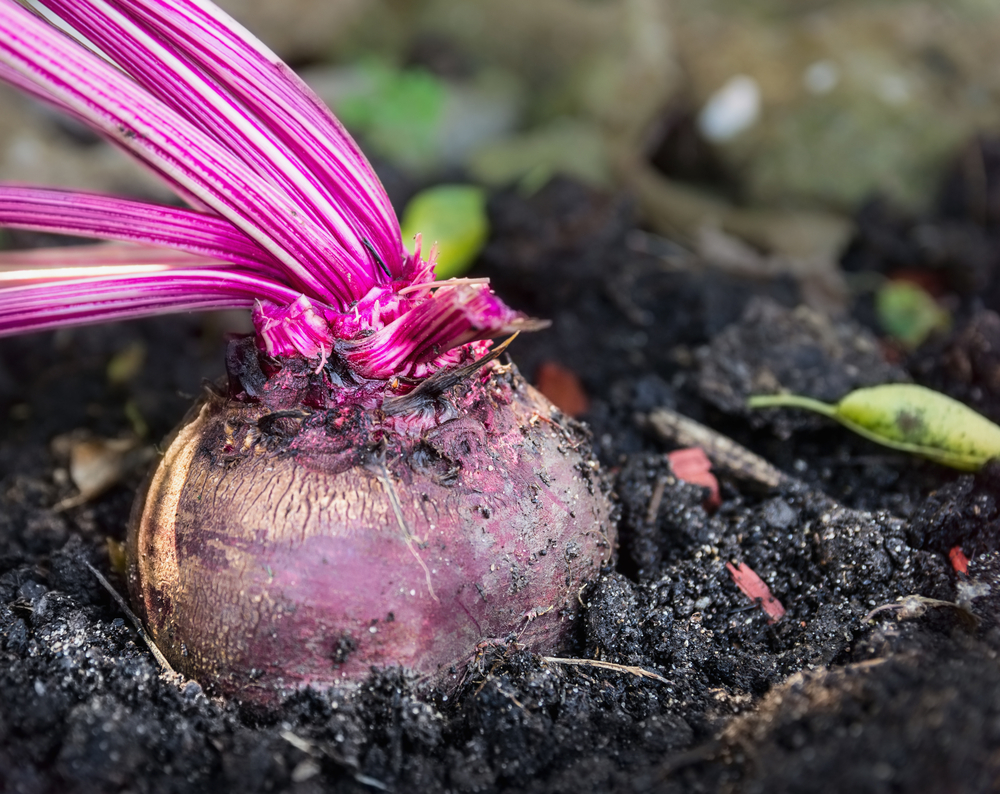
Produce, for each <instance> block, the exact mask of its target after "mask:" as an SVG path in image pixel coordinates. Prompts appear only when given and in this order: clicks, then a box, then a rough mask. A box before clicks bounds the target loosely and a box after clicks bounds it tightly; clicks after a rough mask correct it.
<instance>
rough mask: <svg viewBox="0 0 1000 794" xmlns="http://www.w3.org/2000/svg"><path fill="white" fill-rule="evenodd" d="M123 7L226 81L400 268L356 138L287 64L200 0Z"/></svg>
mask: <svg viewBox="0 0 1000 794" xmlns="http://www.w3.org/2000/svg"><path fill="white" fill-rule="evenodd" d="M119 5H123V6H124V9H125V12H126V13H128V14H129V15H131V16H134V17H136V18H141V19H142V21H143V22H144V24H147V25H149V26H150V28H151V29H155V30H156V32H157V33H158V34H160V35H162V36H163V37H164V38H166V39H169V40H170V41H171V43H172V44H173V45H174V46H176V47H178V48H180V49H181V50H182V51H183V52H184V53H185V54H186V55H187V56H188V57H190V58H191V59H192V60H194V61H196V62H197V63H198V64H199V65H200V66H201V67H202V68H203V69H204V70H205V71H206V72H207V73H208V74H210V75H211V76H212V78H213V79H216V80H218V81H219V82H221V83H222V84H224V85H226V86H227V87H228V88H229V89H230V91H232V93H233V94H234V95H236V96H238V97H239V98H240V99H241V100H242V101H243V102H244V103H245V104H246V105H247V106H248V107H251V108H252V109H253V110H254V111H255V112H256V113H257V115H259V116H261V117H262V118H265V119H266V120H268V121H269V126H270V128H271V129H272V131H273V132H274V133H275V134H277V135H279V136H280V137H281V139H282V140H283V141H284V142H285V144H286V145H287V146H289V147H291V148H294V149H296V150H298V152H299V155H300V156H301V157H302V158H304V160H305V161H306V162H307V163H308V164H309V165H310V166H311V168H312V170H314V171H315V172H316V173H317V174H320V175H324V176H325V177H326V179H327V180H330V181H331V182H332V183H333V184H335V185H336V187H337V188H338V189H339V190H340V191H342V192H343V193H344V194H345V195H344V199H345V201H346V202H347V203H348V204H349V205H350V206H352V207H353V209H354V215H355V217H356V219H357V221H358V223H360V224H361V225H363V226H367V227H369V228H370V229H371V231H372V236H371V238H370V241H371V242H372V243H373V245H375V247H376V249H377V250H378V251H379V252H380V254H381V256H382V258H383V260H384V261H385V262H386V264H387V265H388V267H389V269H390V271H391V272H393V273H394V275H397V276H398V275H400V273H401V267H402V244H401V242H400V232H399V223H398V221H397V219H396V215H395V212H394V211H393V209H392V205H391V204H390V202H389V200H388V197H387V196H386V194H385V189H384V188H383V187H382V184H381V183H380V182H379V180H378V177H377V176H376V175H375V173H374V171H373V170H372V169H371V166H370V165H369V164H368V161H367V159H366V158H365V156H364V155H363V154H362V152H361V151H360V149H359V148H358V147H357V144H356V143H355V142H354V141H353V139H351V137H350V135H348V134H347V132H346V131H345V130H344V129H343V127H342V125H341V124H340V122H339V121H338V120H337V119H336V117H334V116H333V114H332V113H330V111H329V109H328V108H327V107H326V106H325V105H324V104H323V102H322V101H321V100H320V99H319V97H317V96H316V94H315V93H314V92H313V91H312V89H311V88H309V87H308V86H307V85H306V84H305V83H304V82H303V81H302V80H301V79H300V78H299V77H298V75H296V74H295V73H294V72H292V71H291V70H290V69H289V68H288V66H287V65H286V64H285V63H283V62H282V61H281V59H280V58H278V56H277V55H275V54H274V53H273V52H272V51H271V50H269V49H268V48H267V47H266V46H265V45H264V44H263V43H261V42H260V40H259V39H257V38H256V37H255V36H254V35H253V34H252V33H250V32H249V31H247V30H246V29H245V28H244V27H243V26H242V25H240V24H239V23H238V22H237V21H235V20H233V19H232V18H231V17H230V16H229V15H228V14H226V13H225V12H224V11H222V10H220V9H218V8H217V7H215V6H214V5H213V4H211V3H208V2H202V1H201V0H128V2H127V3H120V2H119Z"/></svg>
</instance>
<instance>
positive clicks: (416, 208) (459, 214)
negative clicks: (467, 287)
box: [401, 185, 490, 279]
mask: <svg viewBox="0 0 1000 794" xmlns="http://www.w3.org/2000/svg"><path fill="white" fill-rule="evenodd" d="M401 227H402V233H403V240H404V241H405V242H406V245H407V247H408V248H409V249H410V251H411V252H412V251H413V242H412V241H413V238H414V236H416V235H417V234H418V233H419V234H422V235H423V249H424V252H425V253H426V252H427V251H428V250H429V249H430V247H431V246H432V245H434V244H435V243H437V246H438V264H437V269H436V271H435V275H436V276H437V278H439V279H444V278H453V277H455V276H461V275H463V274H465V273H466V272H467V271H468V269H469V268H470V267H471V266H472V263H473V262H474V261H475V259H476V257H477V256H479V252H480V251H481V250H482V248H483V245H484V244H485V243H486V238H487V237H488V236H489V232H490V226H489V219H488V218H487V215H486V192H485V191H484V190H483V189H482V188H480V187H476V186H475V185H437V186H435V187H432V188H428V189H427V190H422V191H421V192H420V193H418V194H417V195H416V196H414V197H413V198H412V199H411V200H410V203H409V204H407V205H406V209H405V210H404V211H403V220H402V224H401Z"/></svg>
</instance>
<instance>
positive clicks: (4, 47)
mask: <svg viewBox="0 0 1000 794" xmlns="http://www.w3.org/2000/svg"><path fill="white" fill-rule="evenodd" d="M18 33H20V34H21V35H20V36H18ZM29 39H30V40H29ZM0 61H2V62H4V63H6V64H7V65H8V66H9V67H11V68H12V69H14V70H16V71H17V72H18V73H19V74H21V75H22V76H23V77H24V78H26V79H28V80H30V81H31V82H33V83H34V84H35V85H36V86H37V87H38V88H40V89H42V90H44V91H45V92H46V93H49V94H51V95H52V96H54V97H55V98H56V100H57V101H59V102H61V103H63V104H66V105H68V106H69V107H70V108H72V109H73V110H74V111H75V112H76V113H78V114H79V115H81V116H83V117H84V118H86V119H87V120H88V122H89V123H90V124H92V125H94V126H95V127H97V128H98V129H100V130H102V131H103V132H104V133H105V134H107V135H109V136H110V137H112V138H115V139H117V140H118V141H119V142H120V143H121V144H122V145H123V146H124V147H126V148H128V149H130V150H131V151H132V152H133V153H134V154H136V155H138V156H140V157H142V158H143V159H145V160H147V161H148V162H150V163H151V164H153V165H154V166H155V167H156V168H157V170H159V171H161V172H163V173H165V174H166V175H167V176H168V177H170V178H171V179H173V180H175V181H177V182H178V183H180V184H181V185H182V186H183V187H185V188H186V189H188V190H190V191H191V192H192V193H194V194H195V195H196V196H197V197H198V198H199V199H201V200H202V201H204V202H205V203H206V204H208V205H209V206H211V207H212V208H213V209H214V210H215V211H217V212H219V213H220V214H221V215H223V216H225V217H226V218H228V219H229V220H230V221H231V222H232V223H234V224H235V225H237V226H238V227H239V228H241V229H242V230H243V231H244V232H245V233H247V234H248V236H250V237H252V238H253V239H254V240H256V241H257V242H258V243H259V244H260V245H261V246H262V247H264V248H265V249H267V250H268V251H270V252H271V253H272V254H273V255H274V256H275V257H276V258H277V259H278V260H280V261H281V262H282V263H283V264H284V265H285V269H286V270H287V271H288V273H289V275H290V276H291V277H292V278H293V280H294V281H295V282H296V283H298V284H299V285H300V286H301V287H303V288H305V289H307V290H308V291H311V292H313V293H314V294H315V295H317V296H323V297H329V298H333V299H334V300H335V301H337V302H343V300H344V297H346V296H343V295H341V294H336V293H333V294H331V293H330V290H329V289H328V288H327V287H326V286H325V285H324V283H323V280H320V279H319V278H317V275H316V273H315V272H314V271H313V270H312V269H310V268H309V267H306V266H305V265H303V264H302V262H300V260H299V257H298V256H296V255H295V253H293V252H298V253H299V254H300V255H302V254H305V252H306V250H307V249H308V248H310V247H311V246H310V245H309V243H310V241H309V240H308V239H303V238H308V235H307V234H306V230H305V229H304V228H302V227H301V226H298V227H296V226H295V225H293V224H291V223H289V221H288V219H289V218H290V217H293V216H295V215H296V214H297V213H298V208H297V207H295V206H294V204H290V203H289V201H288V197H287V196H285V195H283V194H281V193H280V192H278V191H275V190H274V188H273V187H272V186H271V185H269V184H268V183H266V182H264V181H262V180H259V179H257V178H256V177H255V175H253V174H252V173H249V172H248V169H247V168H246V166H245V164H243V163H242V162H240V161H239V160H238V159H237V158H235V157H234V156H233V155H232V154H231V153H229V152H228V151H226V150H225V149H223V148H222V147H220V146H219V145H218V144H217V143H215V142H214V141H212V140H211V139H210V138H208V137H207V136H205V135H204V133H202V132H201V131H199V130H197V129H196V128H194V127H193V126H192V125H190V124H189V123H187V122H186V121H184V120H183V119H182V118H181V117H180V116H179V115H178V114H177V113H176V112H174V111H172V110H171V109H169V108H167V107H166V106H164V105H163V104H162V103H160V102H159V101H157V100H155V99H154V98H153V97H151V96H149V95H148V94H147V92H145V91H143V90H142V89H140V88H139V87H138V86H136V85H135V84H133V83H131V82H130V81H129V80H128V79H127V78H125V77H123V76H122V75H121V74H120V73H118V72H117V71H116V70H115V69H114V68H112V67H110V66H108V65H107V64H106V63H104V62H103V61H101V60H100V59H99V58H97V56H95V55H93V54H92V53H90V52H88V51H87V50H85V49H83V48H82V47H80V46H79V45H77V44H76V43H75V42H72V41H71V40H69V39H67V38H66V37H65V36H64V35H63V34H62V33H59V32H58V31H55V30H54V29H52V28H50V27H49V26H48V25H46V24H45V23H43V22H41V21H40V20H37V19H36V18H35V17H34V16H33V15H32V14H30V13H29V12H27V11H26V10H24V9H23V8H22V7H21V6H19V5H16V4H15V3H13V2H12V0H0ZM262 226H263V227H264V228H261V227H262ZM303 245H305V246H306V248H305V249H304V248H303ZM303 258H305V257H303Z"/></svg>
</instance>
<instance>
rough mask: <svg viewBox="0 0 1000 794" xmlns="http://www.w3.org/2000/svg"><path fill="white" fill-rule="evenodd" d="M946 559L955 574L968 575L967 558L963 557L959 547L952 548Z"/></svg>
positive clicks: (963, 554)
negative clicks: (949, 561)
mask: <svg viewBox="0 0 1000 794" xmlns="http://www.w3.org/2000/svg"><path fill="white" fill-rule="evenodd" d="M948 559H949V560H951V567H952V568H954V569H955V571H956V572H957V573H964V574H968V573H969V558H968V557H966V556H965V553H964V552H963V551H962V547H961V546H952V548H951V550H950V551H949V552H948Z"/></svg>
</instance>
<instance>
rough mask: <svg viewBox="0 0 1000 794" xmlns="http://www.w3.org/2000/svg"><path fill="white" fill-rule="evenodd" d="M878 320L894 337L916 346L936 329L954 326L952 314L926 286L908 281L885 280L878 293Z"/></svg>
mask: <svg viewBox="0 0 1000 794" xmlns="http://www.w3.org/2000/svg"><path fill="white" fill-rule="evenodd" d="M875 310H876V311H877V312H878V319H879V323H881V325H882V327H883V328H884V329H885V330H886V333H888V334H889V335H890V336H891V337H893V338H894V339H898V340H899V341H900V342H901V343H902V344H903V345H905V346H906V347H907V348H909V349H911V350H913V349H916V348H918V347H920V345H922V344H923V343H924V340H925V339H927V337H928V336H930V335H931V334H932V333H934V332H935V331H947V330H948V328H950V327H951V315H950V314H949V313H948V312H947V311H945V310H944V309H942V308H941V307H940V306H939V305H938V303H937V301H935V300H934V298H933V297H931V296H930V295H929V294H928V293H927V292H926V291H925V290H924V289H922V288H921V287H920V286H918V285H917V284H913V283H912V282H909V281H889V282H886V283H885V284H884V285H883V286H882V287H881V288H880V289H879V291H878V292H876V293H875Z"/></svg>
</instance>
